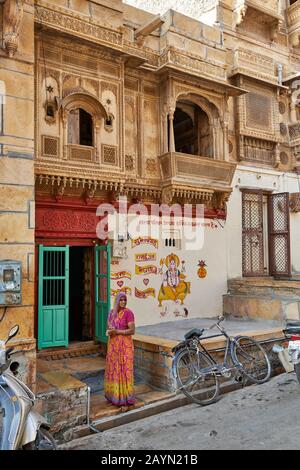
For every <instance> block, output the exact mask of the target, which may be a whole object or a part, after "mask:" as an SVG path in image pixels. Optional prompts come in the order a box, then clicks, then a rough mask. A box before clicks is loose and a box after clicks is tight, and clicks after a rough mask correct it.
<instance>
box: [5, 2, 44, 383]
mask: <svg viewBox="0 0 300 470" xmlns="http://www.w3.org/2000/svg"><path fill="white" fill-rule="evenodd" d="M33 14H34V10H33V1H32V0H26V2H24V11H23V16H22V20H21V24H20V31H19V45H18V49H17V51H16V52H15V54H14V55H13V56H12V57H9V55H8V53H7V51H6V50H5V49H4V43H3V44H1V43H0V85H1V86H0V93H1V94H2V99H1V102H0V115H1V118H0V260H3V259H12V260H17V261H21V263H22V305H20V306H16V307H7V308H6V309H4V308H2V307H1V306H0V319H1V317H2V316H3V315H4V318H3V321H2V322H1V323H0V338H1V339H2V338H5V337H6V336H7V332H8V330H9V328H10V327H11V326H13V325H14V324H16V323H17V324H19V326H20V332H19V334H18V336H17V337H16V340H15V341H14V344H13V345H14V346H15V347H16V349H18V350H22V351H24V352H23V353H22V354H20V355H19V357H17V356H15V358H14V359H15V360H18V361H19V362H20V364H21V370H20V371H21V373H22V376H23V377H24V378H25V380H26V381H27V382H28V384H29V385H30V386H33V387H34V383H35V340H34V308H33V305H34V221H35V214H34V168H33V165H34V41H33V34H34V19H33ZM1 16H2V14H1V13H0V22H1V25H2V18H1ZM1 46H2V47H1Z"/></svg>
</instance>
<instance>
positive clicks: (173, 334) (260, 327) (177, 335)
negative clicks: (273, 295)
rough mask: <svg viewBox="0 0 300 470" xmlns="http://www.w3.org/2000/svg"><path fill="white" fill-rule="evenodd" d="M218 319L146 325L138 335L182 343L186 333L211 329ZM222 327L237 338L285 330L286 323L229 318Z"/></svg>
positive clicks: (215, 331) (196, 319)
mask: <svg viewBox="0 0 300 470" xmlns="http://www.w3.org/2000/svg"><path fill="white" fill-rule="evenodd" d="M216 320H217V318H191V319H184V320H175V321H168V322H164V323H159V324H155V325H146V326H140V327H137V328H136V333H137V334H138V335H139V336H140V335H146V336H152V337H154V338H155V337H158V338H163V339H164V340H166V341H165V342H166V343H167V340H171V341H182V340H183V339H184V335H185V333H187V332H188V331H190V330H192V329H193V328H209V327H210V326H211V325H212V324H213V323H214V322H215V321H216ZM222 325H223V326H224V327H225V329H226V331H227V333H228V334H229V335H232V336H235V335H237V334H239V333H243V334H246V333H248V332H249V331H255V332H263V331H268V330H270V329H274V328H283V326H284V323H283V322H281V321H275V320H249V319H236V318H235V319H233V318H228V319H226V320H225V321H224V322H222ZM215 334H218V329H217V328H214V329H212V330H210V331H209V332H207V333H205V334H204V335H203V338H206V337H208V336H211V335H215Z"/></svg>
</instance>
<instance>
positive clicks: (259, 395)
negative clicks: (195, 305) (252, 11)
mask: <svg viewBox="0 0 300 470" xmlns="http://www.w3.org/2000/svg"><path fill="white" fill-rule="evenodd" d="M299 406H300V385H299V383H298V381H297V380H296V375H295V374H294V373H291V374H281V375H278V376H276V377H273V378H272V379H271V380H270V381H269V382H267V383H264V384H262V385H251V386H250V387H246V388H240V389H238V390H236V391H233V392H232V393H230V394H226V395H223V396H221V397H220V400H219V401H218V402H217V403H214V404H212V405H209V406H205V407H201V406H198V405H196V404H189V405H188V406H184V407H181V408H177V409H172V410H171V411H167V412H165V413H161V414H160V415H159V416H158V415H156V416H150V417H146V418H145V419H141V420H140V421H135V422H129V423H127V424H125V425H123V426H120V427H118V428H114V429H110V430H104V432H102V433H100V434H94V435H90V436H87V437H83V438H80V439H76V440H73V441H72V442H69V443H67V444H64V445H62V446H61V447H60V448H61V449H63V450H88V449H89V450H96V451H98V452H99V455H100V456H101V451H102V450H116V451H118V452H119V455H122V454H121V453H120V452H121V451H122V450H125V451H128V450H205V449H210V450H213V449H214V450H220V449H232V450H233V449H239V450H250V449H251V450H259V449H261V450H266V449H274V450H275V449H278V450H279V449H300V439H299V435H300V423H299V419H297V416H298V414H299ZM122 424H124V423H122ZM124 455H125V454H124Z"/></svg>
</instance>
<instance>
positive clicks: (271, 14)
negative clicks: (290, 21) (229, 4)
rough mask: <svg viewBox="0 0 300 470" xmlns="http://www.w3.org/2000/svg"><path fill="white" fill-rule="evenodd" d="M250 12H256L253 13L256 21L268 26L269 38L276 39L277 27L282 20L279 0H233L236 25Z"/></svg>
mask: <svg viewBox="0 0 300 470" xmlns="http://www.w3.org/2000/svg"><path fill="white" fill-rule="evenodd" d="M250 12H252V13H253V12H255V13H257V14H256V15H255V16H256V18H257V21H258V22H262V24H264V25H265V26H267V27H269V28H270V38H271V40H272V41H273V40H276V38H277V35H278V31H279V28H280V26H281V24H282V23H283V20H284V17H283V15H282V11H281V2H280V1H279V0H264V1H262V0H235V4H234V13H235V24H236V26H239V25H240V24H241V23H242V22H243V20H244V18H245V17H246V15H247V14H248V13H249V14H250ZM252 16H253V15H252Z"/></svg>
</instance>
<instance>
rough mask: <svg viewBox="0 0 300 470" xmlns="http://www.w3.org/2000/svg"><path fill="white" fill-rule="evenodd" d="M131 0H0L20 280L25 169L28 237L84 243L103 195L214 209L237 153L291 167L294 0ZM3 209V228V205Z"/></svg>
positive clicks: (5, 154)
mask: <svg viewBox="0 0 300 470" xmlns="http://www.w3.org/2000/svg"><path fill="white" fill-rule="evenodd" d="M128 3H130V5H128V4H127V3H125V2H124V3H123V2H122V1H121V0H93V1H88V0H55V1H54V0H47V1H45V0H5V1H3V0H2V1H0V24H1V40H2V44H1V45H2V47H1V49H0V60H1V66H0V67H1V69H0V73H1V76H0V79H1V80H3V82H4V83H5V86H6V90H7V92H6V95H7V96H6V104H4V101H3V99H2V98H3V97H2V98H1V99H2V101H1V111H3V112H1V113H0V131H1V132H0V155H1V157H0V163H1V165H4V170H3V171H2V172H1V174H0V178H1V180H0V181H1V183H0V188H1V190H2V191H3V192H4V194H6V196H4V197H5V198H6V199H5V200H8V199H9V197H8V195H7V194H8V193H7V184H8V183H9V184H12V185H13V184H20V185H21V186H22V187H23V186H24V188H27V189H26V191H27V190H28V191H29V192H30V194H27V193H26V196H24V197H25V199H26V200H27V201H28V209H27V208H25V209H24V210H23V209H22V210H19V206H18V205H16V206H15V205H13V204H12V205H11V206H9V204H8V203H7V207H8V206H9V208H8V209H9V211H10V215H9V217H10V222H11V223H12V226H13V225H14V224H16V227H20V226H21V227H22V230H24V236H23V238H22V237H21V238H20V239H15V238H14V236H13V234H12V233H11V232H10V233H9V234H8V235H7V236H6V235H5V236H3V240H2V241H1V243H2V245H1V247H2V248H1V249H2V250H3V251H2V255H3V257H4V256H8V254H7V252H8V251H9V247H10V246H11V245H10V244H11V243H12V242H15V240H16V247H15V250H17V248H18V250H20V249H21V248H20V246H19V245H20V244H23V245H24V246H23V248H22V250H21V251H18V250H17V251H15V253H16V254H15V257H17V258H22V259H24V260H26V263H25V264H24V266H25V267H24V275H25V276H24V279H25V280H26V279H27V276H28V280H29V279H31V277H30V276H31V274H30V273H31V270H32V269H33V264H32V263H33V251H34V250H33V246H32V244H33V219H34V216H33V213H32V211H33V204H32V201H33V199H34V197H33V192H32V193H31V191H33V188H32V180H33V177H35V201H36V220H37V227H36V232H35V235H36V241H37V244H40V243H42V242H43V241H45V240H47V241H48V242H49V243H50V241H49V240H52V243H54V244H56V243H67V242H68V241H70V240H73V241H74V240H75V239H76V240H77V241H78V240H79V239H83V238H85V239H87V240H89V243H90V244H91V245H92V243H93V241H94V240H93V239H94V238H95V225H96V223H97V219H96V216H95V208H96V207H97V205H98V204H99V203H100V202H102V201H109V202H114V201H115V200H116V199H117V197H118V196H119V195H126V196H127V197H128V199H129V202H130V203H134V202H136V201H142V202H145V203H147V204H148V203H151V202H157V203H162V202H166V203H168V204H171V203H175V202H178V203H180V204H184V203H186V202H187V203H192V204H196V203H203V204H204V205H205V210H206V217H212V218H217V219H218V220H219V219H224V218H225V216H226V204H227V203H228V201H230V197H231V194H232V191H233V185H232V180H233V177H234V174H235V170H236V167H237V166H243V167H244V168H246V169H249V171H252V170H251V169H252V168H255V171H256V172H258V173H259V170H261V171H262V172H268V171H270V172H273V173H275V174H276V175H278V176H279V175H281V174H285V173H289V174H291V175H293V177H295V178H296V174H297V172H298V171H299V168H300V121H299V119H300V111H299V103H298V95H299V93H298V91H297V83H296V84H295V79H297V77H298V75H299V73H300V60H299V59H300V49H299V36H300V35H299V34H298V29H299V30H300V0H297V1H290V2H289V1H288V0H282V1H279V0H268V1H265V2H261V1H259V0H223V1H217V0H216V1H206V2H203V10H201V12H200V13H201V18H197V19H194V18H191V17H188V16H184V14H182V13H179V12H177V11H174V10H169V11H167V12H165V13H164V15H163V16H159V12H160V10H159V8H160V6H161V3H162V2H153V9H152V12H151V13H150V12H146V11H143V10H141V9H139V8H136V7H134V6H132V5H135V6H137V7H138V6H139V5H140V6H143V5H144V4H145V2H144V3H143V2H139V1H138V0H136V1H134V0H133V1H130V2H129V1H128ZM147 3H149V4H150V3H151V2H147ZM177 3H181V4H182V5H184V4H185V3H184V2H177ZM189 4H190V9H188V10H186V13H187V14H188V15H191V16H193V14H194V13H195V10H194V7H195V4H196V3H195V2H189ZM175 6H176V5H175ZM156 8H157V9H156ZM197 14H199V10H197ZM16 103H17V106H16ZM33 126H35V128H34V129H33ZM33 153H34V169H33ZM5 165H10V166H9V168H10V170H9V172H10V173H9V175H10V176H8V174H7V172H5V171H6V170H5V168H6V167H5ZM273 173H272V174H273ZM21 174H22V175H24V176H22V177H21V176H20V175H21ZM11 175H13V178H12V179H11V180H9V178H10V177H11ZM1 184H2V186H1ZM236 184H238V182H237V183H236ZM24 188H23V189H24ZM28 188H31V189H30V190H29V189H28ZM24 191H25V189H24ZM293 192H294V193H296V192H297V189H296V188H295V189H294V190H293ZM293 207H294V208H296V207H298V205H297V203H295V202H294V203H293ZM8 209H7V208H6V207H4V208H3V211H7V210H8ZM25 210H27V211H28V214H29V215H28V214H27V212H26V214H27V215H24V214H23V215H21V214H17V213H18V212H24V211H25ZM293 210H295V209H293ZM0 216H1V217H4V219H3V220H4V222H3V226H4V229H3V230H4V231H3V232H2V233H6V232H5V230H6V224H7V221H6V217H8V216H7V214H4V215H3V214H1V215H0ZM22 217H23V219H24V220H23V219H22V223H21V222H19V221H20V218H22ZM26 217H28V218H29V219H28V220H29V222H28V224H29V225H28V224H27V219H26ZM25 219H26V220H25ZM19 224H20V225H19ZM16 231H18V230H16ZM25 232H26V233H25ZM74 243H75V242H74ZM81 243H83V242H82V240H81ZM17 244H18V246H17ZM28 246H29V248H27V247H28ZM89 256H90V253H87V254H86V256H85V258H86V259H88V258H89ZM28 260H30V261H28ZM28 282H29V281H28ZM30 282H31V281H30ZM222 282H223V281H222ZM223 284H224V283H223ZM223 284H222V285H223ZM30 288H31V289H32V290H31V291H30V292H31V297H30V300H28V301H27V303H26V309H27V313H28V316H29V317H30V318H31V317H32V318H31V320H32V321H33V307H32V306H33V285H30ZM221 290H222V289H221V287H220V292H221ZM223 290H224V289H223ZM28 305H29V307H28ZM24 308H25V307H24ZM16 311H17V309H16ZM212 311H213V308H211V314H212ZM215 313H216V312H215ZM0 315H1V307H0ZM6 318H7V317H6ZM7 322H8V320H7ZM7 322H6V323H4V324H3V325H4V326H3V331H4V330H5V328H6V327H7V326H8V323H7ZM24 328H25V326H24ZM35 328H37V327H36V326H35ZM0 329H1V326H0ZM1 332H2V330H1ZM36 334H37V333H36V332H35V333H34V331H33V328H32V327H31V329H30V331H23V333H22V335H23V337H24V338H31V339H32V338H33V337H34V335H35V336H36Z"/></svg>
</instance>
